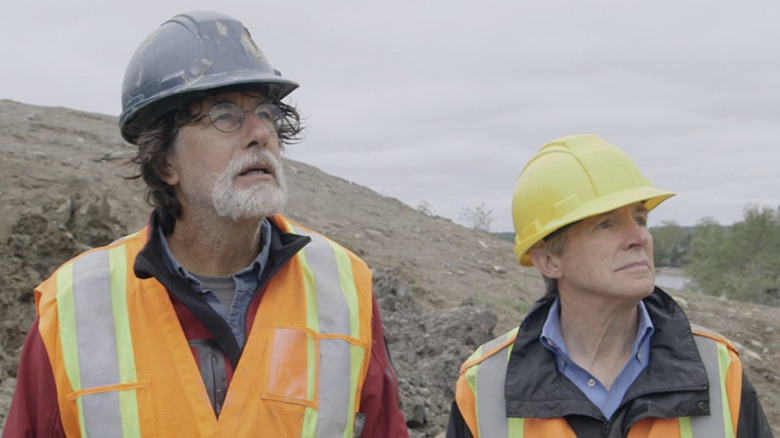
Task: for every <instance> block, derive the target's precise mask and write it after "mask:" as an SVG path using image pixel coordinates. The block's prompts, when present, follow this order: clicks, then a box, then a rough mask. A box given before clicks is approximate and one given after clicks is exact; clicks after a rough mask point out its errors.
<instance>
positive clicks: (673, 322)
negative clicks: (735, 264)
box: [505, 288, 708, 423]
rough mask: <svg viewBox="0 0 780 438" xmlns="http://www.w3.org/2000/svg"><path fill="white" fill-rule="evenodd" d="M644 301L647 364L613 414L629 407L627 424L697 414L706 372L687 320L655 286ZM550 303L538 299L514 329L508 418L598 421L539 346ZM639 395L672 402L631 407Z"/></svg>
mask: <svg viewBox="0 0 780 438" xmlns="http://www.w3.org/2000/svg"><path fill="white" fill-rule="evenodd" d="M643 301H644V303H645V306H646V307H647V311H648V314H649V315H650V319H651V320H652V321H653V325H654V326H655V329H656V330H655V333H654V334H653V337H652V339H651V343H650V363H649V364H648V366H647V367H646V368H645V370H644V371H643V372H642V373H641V374H640V375H639V376H638V377H637V379H636V380H635V381H634V383H633V384H632V385H631V387H630V388H629V389H628V391H627V392H626V395H625V397H624V399H623V402H622V404H621V408H619V409H618V411H621V410H623V409H624V406H623V405H626V404H628V412H627V413H626V415H628V417H634V418H633V420H632V421H631V423H633V422H634V421H638V420H639V419H641V418H645V417H650V416H653V417H661V418H671V417H680V416H694V415H701V414H702V413H701V411H700V410H699V409H698V406H697V404H698V403H699V402H701V401H707V400H708V395H707V385H708V381H707V373H706V370H705V369H704V365H703V363H702V361H701V358H700V357H699V354H698V350H697V348H696V344H695V342H694V339H693V334H692V333H691V327H690V324H689V322H688V318H687V317H686V316H685V314H684V313H683V311H682V309H681V308H680V307H679V306H678V305H677V303H675V302H674V300H673V299H672V298H671V297H670V296H669V295H667V294H666V293H665V292H664V291H662V290H661V289H659V288H655V290H654V291H653V293H652V294H651V295H650V296H648V297H647V298H645V299H644V300H643ZM552 303H553V297H552V296H545V297H542V298H541V299H539V300H538V301H537V302H536V303H534V306H533V307H532V309H531V310H530V312H529V314H528V316H527V317H526V318H525V319H524V320H523V322H522V323H521V325H520V328H519V330H518V333H517V338H516V339H515V343H514V345H513V349H512V353H511V355H510V358H509V364H508V368H507V375H506V384H505V397H506V410H507V416H509V417H521V418H528V417H534V418H552V417H565V416H568V415H585V416H589V417H593V418H603V415H602V414H601V412H600V411H599V409H598V408H597V407H596V406H595V405H593V404H592V403H591V402H590V400H588V398H587V397H586V396H585V395H584V394H583V393H582V392H581V391H580V390H579V389H578V388H577V387H576V386H575V385H574V384H573V383H571V381H569V379H567V378H566V377H565V376H563V375H562V374H560V373H558V371H557V368H556V366H555V356H554V354H553V353H552V352H551V351H550V350H548V349H547V348H545V347H544V346H543V345H542V344H541V343H540V342H539V335H540V334H541V331H542V326H543V325H544V322H545V320H546V318H547V313H548V312H549V309H550V306H551V305H552ZM672 396H673V397H672ZM638 397H647V398H654V399H656V400H657V401H660V400H662V399H665V400H666V401H669V400H668V399H669V398H670V397H671V398H673V399H674V401H673V402H664V403H637V404H633V403H631V401H632V400H634V399H636V398H638ZM616 415H617V414H616Z"/></svg>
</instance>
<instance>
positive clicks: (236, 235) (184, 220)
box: [166, 214, 262, 277]
mask: <svg viewBox="0 0 780 438" xmlns="http://www.w3.org/2000/svg"><path fill="white" fill-rule="evenodd" d="M261 220H262V219H256V218H254V219H241V220H233V219H231V218H224V217H220V218H214V217H212V218H209V219H208V220H204V219H201V218H198V217H193V216H191V215H189V216H188V215H186V214H184V215H182V217H181V218H180V219H178V220H177V221H176V226H175V227H174V229H173V232H172V233H171V234H170V235H169V236H167V238H166V239H167V241H168V246H169V247H170V249H171V252H172V253H173V256H174V257H175V258H176V260H177V261H178V262H179V263H180V264H181V265H182V266H184V268H185V269H187V270H188V271H190V272H192V273H194V274H200V275H207V276H214V277H216V276H227V275H233V274H235V273H236V272H238V271H240V270H241V269H243V268H245V267H246V266H248V265H249V263H251V262H252V260H254V259H255V257H257V253H258V251H259V250H260V230H261V228H260V223H261Z"/></svg>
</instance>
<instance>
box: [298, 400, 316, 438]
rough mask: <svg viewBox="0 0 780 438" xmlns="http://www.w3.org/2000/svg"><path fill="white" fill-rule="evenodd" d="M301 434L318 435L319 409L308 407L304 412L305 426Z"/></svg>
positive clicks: (304, 435)
mask: <svg viewBox="0 0 780 438" xmlns="http://www.w3.org/2000/svg"><path fill="white" fill-rule="evenodd" d="M301 436H302V437H306V436H312V437H313V436H317V410H316V409H312V408H310V407H308V406H307V407H306V410H305V411H304V412H303V427H301Z"/></svg>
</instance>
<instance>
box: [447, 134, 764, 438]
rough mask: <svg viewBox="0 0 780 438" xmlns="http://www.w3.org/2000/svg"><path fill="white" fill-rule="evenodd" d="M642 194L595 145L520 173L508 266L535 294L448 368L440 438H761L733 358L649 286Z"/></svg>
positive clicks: (620, 162)
mask: <svg viewBox="0 0 780 438" xmlns="http://www.w3.org/2000/svg"><path fill="white" fill-rule="evenodd" d="M672 196H674V194H673V193H671V192H667V191H664V190H660V189H657V188H655V187H653V186H652V185H651V184H650V182H649V181H648V180H647V179H645V178H644V177H643V176H642V174H641V173H640V172H639V169H637V167H636V165H635V164H634V163H633V162H632V161H631V159H630V158H629V157H628V156H627V155H626V154H625V153H624V152H623V151H621V150H620V149H618V148H617V147H615V146H612V145H610V144H608V143H606V142H605V141H604V140H602V139H601V138H600V137H598V136H596V135H577V136H570V137H564V138H561V139H558V140H555V141H553V142H551V143H549V144H547V145H545V146H544V147H542V149H541V150H540V151H539V152H538V153H537V154H536V155H535V156H534V157H533V158H532V159H531V161H530V162H529V163H528V164H527V165H526V167H525V168H524V169H523V171H522V173H521V175H520V178H519V181H518V183H517V187H516V188H515V192H514V198H513V204H512V215H513V220H514V226H515V233H516V237H515V242H516V246H515V255H516V256H517V260H518V262H519V263H520V264H521V265H523V266H534V267H535V268H536V269H537V270H538V271H539V272H540V273H541V274H542V276H543V278H544V281H545V284H546V289H547V290H546V294H545V295H544V297H542V298H541V299H539V300H538V301H537V302H536V303H535V304H534V306H533V307H532V309H531V310H530V311H529V313H528V315H527V316H526V317H525V319H524V320H523V322H522V323H521V324H520V326H519V327H518V328H516V329H514V330H512V331H510V332H509V333H507V334H505V335H503V336H501V337H499V338H497V339H494V340H493V341H491V342H488V343H487V344H485V345H483V346H481V347H479V348H478V349H477V350H476V351H475V352H474V354H472V356H471V357H470V358H469V359H468V360H466V362H465V363H464V364H463V366H462V367H461V371H460V377H459V378H458V381H457V385H456V395H455V402H454V403H453V405H452V412H451V415H450V424H449V427H448V431H447V436H448V437H458V438H464V437H483V438H495V437H532V438H537V437H555V438H561V437H607V438H609V437H630V438H641V437H659V438H660V437H663V438H670V437H695V438H699V437H702V438H710V437H744V438H748V437H750V438H756V437H771V436H772V432H771V430H770V428H769V425H768V424H767V421H766V418H765V416H764V413H763V410H762V408H761V405H760V403H759V401H758V398H757V396H756V392H755V390H754V389H753V386H752V385H751V383H750V381H749V380H748V379H747V377H746V376H745V375H744V373H743V372H742V364H741V362H740V360H739V356H738V355H737V351H736V350H735V348H734V347H733V345H732V344H731V343H730V342H729V341H728V340H726V339H725V338H723V337H722V336H720V335H718V334H716V333H714V332H711V331H708V330H705V329H702V328H692V327H691V325H690V323H689V322H688V319H687V318H686V316H685V314H684V312H683V311H682V309H681V308H680V307H679V306H678V305H677V303H675V302H674V300H673V299H672V298H671V297H670V296H669V295H667V294H666V293H665V292H664V291H662V290H661V289H659V288H657V287H655V286H654V281H655V266H654V263H653V239H652V236H651V235H650V232H649V231H648V228H647V216H648V212H649V211H650V210H652V209H653V208H655V207H656V206H658V204H660V203H661V202H663V201H665V200H666V199H668V198H670V197H672Z"/></svg>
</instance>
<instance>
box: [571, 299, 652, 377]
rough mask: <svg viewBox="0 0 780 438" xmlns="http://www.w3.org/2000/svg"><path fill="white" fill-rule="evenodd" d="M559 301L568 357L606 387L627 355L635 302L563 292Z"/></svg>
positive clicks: (634, 321)
mask: <svg viewBox="0 0 780 438" xmlns="http://www.w3.org/2000/svg"><path fill="white" fill-rule="evenodd" d="M560 300H561V315H560V316H561V318H560V320H561V333H562V334H563V339H564V341H565V342H566V348H567V349H568V350H569V354H570V355H571V358H572V360H573V361H574V362H575V363H576V364H577V365H579V366H580V367H582V368H583V369H585V370H587V371H588V372H590V373H591V374H593V376H595V377H596V378H598V379H599V381H600V382H601V383H602V384H603V385H604V386H605V387H606V388H607V389H609V388H610V387H611V386H612V383H613V382H614V381H615V378H616V377H617V375H618V374H620V371H621V370H622V369H623V367H624V366H625V364H626V362H627V361H628V359H629V357H630V356H631V349H632V347H633V344H634V340H635V339H636V331H637V326H638V324H639V313H638V311H637V305H638V303H627V304H623V305H620V304H619V303H615V302H614V299H612V300H611V302H608V303H601V302H599V301H598V300H596V301H594V300H593V297H589V296H582V295H578V294H566V293H561V295H560ZM602 304H604V305H602Z"/></svg>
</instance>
